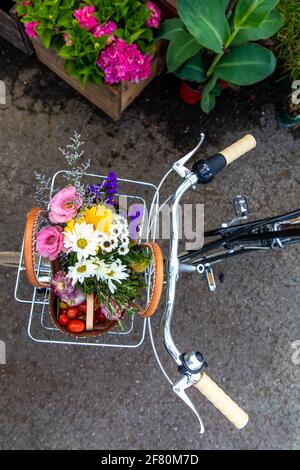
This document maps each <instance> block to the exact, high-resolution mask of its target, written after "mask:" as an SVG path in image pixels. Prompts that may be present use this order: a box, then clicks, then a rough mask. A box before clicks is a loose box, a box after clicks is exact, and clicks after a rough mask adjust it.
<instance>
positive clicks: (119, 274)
mask: <svg viewBox="0 0 300 470" xmlns="http://www.w3.org/2000/svg"><path fill="white" fill-rule="evenodd" d="M128 276H129V274H128V273H127V272H126V266H124V265H123V264H122V263H121V261H120V260H117V261H115V262H114V263H111V264H110V265H108V269H107V271H106V281H107V284H108V288H109V290H110V292H111V293H112V294H113V293H114V292H115V290H116V286H115V284H114V283H115V282H117V283H118V284H122V282H121V281H122V280H124V279H127V278H128Z"/></svg>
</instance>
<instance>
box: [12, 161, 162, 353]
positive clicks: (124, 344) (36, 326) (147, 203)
mask: <svg viewBox="0 0 300 470" xmlns="http://www.w3.org/2000/svg"><path fill="white" fill-rule="evenodd" d="M68 173H69V172H68V171H65V170H62V171H58V172H57V173H55V175H54V176H53V178H52V182H51V193H53V192H55V191H56V190H58V189H60V188H61V187H63V186H64V185H65V182H66V181H65V177H66V176H67V174H68ZM80 177H81V182H82V183H83V184H85V185H87V184H97V183H99V182H101V181H103V180H104V179H106V176H103V175H96V174H92V173H82V174H81V175H80ZM118 186H119V188H118V191H119V192H118V194H117V195H116V197H117V198H118V199H119V201H123V202H124V201H127V203H128V206H132V205H133V204H137V205H138V206H139V207H141V209H142V214H143V215H142V217H141V219H140V220H139V228H140V230H139V234H140V235H139V241H140V242H142V241H148V239H149V236H148V234H149V226H151V225H152V226H153V225H154V227H153V230H151V232H153V233H154V236H153V237H152V238H151V239H152V240H153V241H154V238H155V231H156V230H155V228H156V227H155V224H156V217H157V211H158V207H159V202H160V201H159V190H158V187H157V186H155V185H153V184H152V183H146V182H142V181H135V180H129V179H122V178H118ZM147 215H148V216H149V220H148V217H147ZM23 255H24V241H23V244H22V249H21V255H20V261H19V266H18V271H17V277H16V285H15V292H14V295H15V300H16V301H17V302H20V303H22V304H26V305H28V307H29V318H28V327H27V332H28V335H29V337H30V338H31V339H32V340H33V341H35V342H38V343H51V344H65V345H66V344H68V345H69V344H71V345H79V346H95V347H112V348H117V347H118V348H137V347H139V346H141V345H142V343H143V341H144V339H145V334H146V319H143V318H142V317H140V316H139V315H133V316H130V317H129V316H125V318H124V320H123V329H122V330H121V329H120V328H116V329H114V330H112V331H109V332H107V333H106V334H105V335H103V336H97V337H95V338H93V337H87V338H82V337H80V338H76V337H74V336H68V335H66V334H64V333H62V332H61V331H60V330H58V329H57V328H56V327H55V326H54V325H53V323H52V322H51V319H50V314H49V289H47V288H45V289H37V288H36V287H34V288H33V287H32V286H30V285H29V284H28V281H27V277H26V271H25V265H24V256H23ZM36 266H37V277H38V279H39V280H40V281H42V280H43V281H48V282H49V280H50V277H51V267H50V263H49V262H48V261H47V260H45V259H44V258H41V257H40V256H37V260H36ZM145 281H146V285H147V294H146V297H147V299H146V300H147V301H148V300H149V296H150V291H151V281H152V268H151V267H150V268H149V269H148V270H147V271H146V273H145Z"/></svg>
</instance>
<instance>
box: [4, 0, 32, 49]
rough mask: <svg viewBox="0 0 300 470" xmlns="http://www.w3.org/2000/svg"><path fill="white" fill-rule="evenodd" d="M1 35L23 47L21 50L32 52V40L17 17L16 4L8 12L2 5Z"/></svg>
mask: <svg viewBox="0 0 300 470" xmlns="http://www.w3.org/2000/svg"><path fill="white" fill-rule="evenodd" d="M0 36H2V37H4V39H6V40H7V41H9V42H10V43H11V44H13V45H14V46H15V47H17V48H18V49H21V51H23V52H26V54H32V52H33V50H32V47H31V42H30V41H29V39H28V37H27V36H26V33H25V31H24V28H23V25H22V23H21V22H20V21H19V19H18V17H17V13H16V7H15V6H13V7H12V8H11V9H10V10H9V11H8V12H7V11H5V10H4V7H2V6H1V5H0Z"/></svg>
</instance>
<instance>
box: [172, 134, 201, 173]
mask: <svg viewBox="0 0 300 470" xmlns="http://www.w3.org/2000/svg"><path fill="white" fill-rule="evenodd" d="M204 139H205V134H204V133H203V132H201V134H200V140H199V142H198V144H197V146H196V147H195V148H194V149H193V150H191V151H190V152H189V153H187V154H186V155H185V156H184V157H182V158H180V160H177V162H175V163H174V165H173V166H172V168H173V170H175V171H176V173H178V174H179V175H180V176H181V177H182V178H185V177H186V176H187V175H188V174H189V173H190V170H189V169H188V168H186V167H185V166H184V165H185V164H186V162H187V161H188V160H189V159H190V158H192V156H193V155H195V153H196V152H197V151H198V150H199V148H200V147H201V145H202V144H203V141H204Z"/></svg>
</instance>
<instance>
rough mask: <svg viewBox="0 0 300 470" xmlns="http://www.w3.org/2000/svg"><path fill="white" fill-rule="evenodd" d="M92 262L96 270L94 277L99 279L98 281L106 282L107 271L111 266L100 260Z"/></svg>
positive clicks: (92, 260)
mask: <svg viewBox="0 0 300 470" xmlns="http://www.w3.org/2000/svg"><path fill="white" fill-rule="evenodd" d="M91 262H92V263H93V265H94V267H95V270H94V275H95V276H96V278H97V281H105V280H106V271H107V269H108V268H109V266H108V265H107V264H106V263H105V262H104V261H103V260H100V259H99V258H91Z"/></svg>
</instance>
